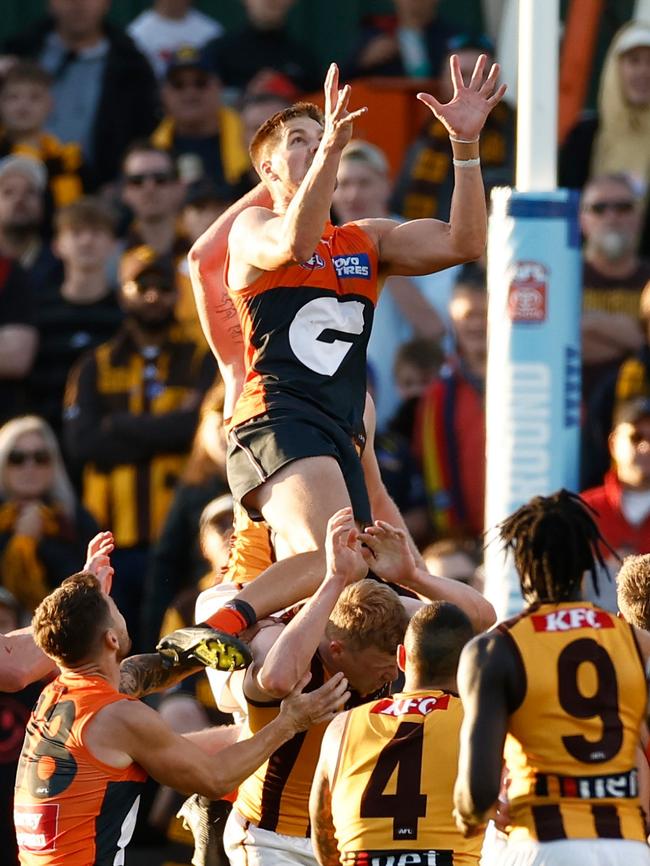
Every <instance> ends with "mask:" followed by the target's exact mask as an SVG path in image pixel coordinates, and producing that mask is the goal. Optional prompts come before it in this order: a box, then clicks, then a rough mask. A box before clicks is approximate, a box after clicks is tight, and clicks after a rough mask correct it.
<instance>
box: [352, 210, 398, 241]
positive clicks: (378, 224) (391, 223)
mask: <svg viewBox="0 0 650 866" xmlns="http://www.w3.org/2000/svg"><path fill="white" fill-rule="evenodd" d="M398 225H399V222H398V220H394V219H390V218H388V217H385V218H384V217H376V218H375V217H369V218H367V219H361V220H354V222H349V223H344V224H343V225H342V226H341V229H343V230H346V229H348V230H349V229H352V230H353V231H361V232H363V233H364V234H365V235H367V236H368V237H369V238H370V240H371V241H372V242H373V243H374V245H375V246H376V247H377V248H379V246H380V244H381V240H382V238H383V237H384V236H385V235H386V234H388V232H390V231H392V230H393V229H394V228H395V227H396V226H398Z"/></svg>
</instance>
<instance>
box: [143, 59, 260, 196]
mask: <svg viewBox="0 0 650 866" xmlns="http://www.w3.org/2000/svg"><path fill="white" fill-rule="evenodd" d="M161 95H162V101H163V107H164V110H165V117H164V119H163V121H162V123H161V124H160V126H159V127H158V128H157V129H156V130H155V132H154V134H153V135H152V137H151V141H152V143H153V144H154V145H155V146H156V147H159V148H161V149H162V150H166V151H169V152H170V153H171V154H172V156H173V157H174V160H175V161H176V165H177V168H178V171H179V173H180V175H181V177H182V178H183V180H184V181H186V182H188V183H191V182H193V181H197V180H200V179H201V178H202V177H205V178H209V179H210V180H211V181H212V182H213V183H215V184H216V185H217V186H218V187H219V188H220V189H223V190H224V195H225V197H227V198H238V197H239V196H240V195H242V194H243V193H244V192H246V191H247V190H248V189H249V188H250V186H251V184H250V182H249V181H248V180H247V173H248V170H249V168H250V160H249V158H248V152H247V150H246V148H245V146H244V135H243V129H242V122H241V119H240V117H239V114H238V113H237V112H236V111H235V110H234V109H232V108H228V107H227V106H225V105H222V102H221V83H220V81H219V78H218V77H217V75H216V74H215V72H214V70H213V68H212V67H211V65H210V63H209V62H208V61H207V59H206V57H205V56H204V55H203V54H202V53H201V52H200V51H199V50H198V49H196V48H192V47H191V46H186V47H184V48H180V49H179V50H178V51H177V52H176V53H175V54H174V55H173V57H172V59H171V61H170V63H169V65H168V67H167V73H166V75H165V79H164V81H163V84H162V89H161Z"/></svg>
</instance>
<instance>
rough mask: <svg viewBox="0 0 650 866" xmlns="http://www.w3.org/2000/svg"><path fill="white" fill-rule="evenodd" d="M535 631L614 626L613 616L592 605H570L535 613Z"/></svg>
mask: <svg viewBox="0 0 650 866" xmlns="http://www.w3.org/2000/svg"><path fill="white" fill-rule="evenodd" d="M531 619H532V621H533V627H534V629H535V631H573V630H575V629H579V628H595V629H601V628H614V622H613V620H612V617H611V616H610V615H609V614H608V613H605V611H604V610H594V609H593V608H592V607H570V608H565V609H564V610H555V611H553V613H544V614H533V616H532V617H531Z"/></svg>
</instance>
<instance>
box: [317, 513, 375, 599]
mask: <svg viewBox="0 0 650 866" xmlns="http://www.w3.org/2000/svg"><path fill="white" fill-rule="evenodd" d="M325 558H326V560H327V575H328V576H332V577H338V578H342V580H343V581H344V583H345V585H346V586H347V585H348V584H349V583H355V582H356V581H357V580H361V579H362V578H364V577H365V576H366V574H367V573H368V566H367V565H366V561H365V559H364V557H363V552H362V550H361V541H360V540H359V530H358V529H357V527H356V525H355V522H354V516H353V514H352V509H351V508H349V507H348V508H341V509H340V511H337V512H335V513H334V514H333V515H332V516H331V517H330V519H329V521H328V523H327V536H326V538H325Z"/></svg>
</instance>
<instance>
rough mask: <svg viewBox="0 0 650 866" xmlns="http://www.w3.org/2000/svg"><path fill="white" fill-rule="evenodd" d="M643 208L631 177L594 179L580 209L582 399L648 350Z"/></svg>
mask: <svg viewBox="0 0 650 866" xmlns="http://www.w3.org/2000/svg"><path fill="white" fill-rule="evenodd" d="M642 216H643V214H642V206H641V202H640V200H639V198H638V196H637V195H636V192H635V188H634V185H633V184H632V182H631V181H630V180H629V178H628V177H627V176H626V175H623V174H609V175H603V176H601V177H597V178H594V179H593V180H591V181H589V182H588V183H587V185H586V186H585V188H584V190H583V194H582V200H581V205H580V227H581V229H582V234H583V236H584V249H583V254H584V267H583V313H582V361H583V396H584V398H585V400H587V401H588V400H590V399H591V397H592V395H593V392H594V389H595V388H596V387H597V386H598V383H600V382H603V381H604V380H605V379H606V378H607V377H608V376H609V375H611V374H612V372H613V371H615V370H616V369H617V368H618V366H619V365H620V363H621V362H622V361H623V359H624V358H625V357H627V356H629V355H632V354H633V353H635V352H637V351H638V350H639V349H640V348H641V346H642V344H643V330H642V327H641V321H640V311H639V301H640V298H641V291H642V289H643V287H644V286H645V284H646V283H647V282H648V280H650V261H646V260H644V259H641V258H640V257H639V255H638V253H637V247H638V242H639V235H640V232H641V220H642Z"/></svg>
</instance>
